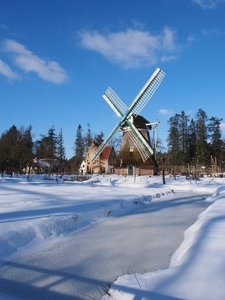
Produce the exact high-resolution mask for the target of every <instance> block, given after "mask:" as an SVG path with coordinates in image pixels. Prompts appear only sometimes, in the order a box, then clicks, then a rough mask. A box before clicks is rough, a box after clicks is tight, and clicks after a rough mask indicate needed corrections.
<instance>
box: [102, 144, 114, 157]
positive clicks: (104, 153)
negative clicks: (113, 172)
mask: <svg viewBox="0 0 225 300" xmlns="http://www.w3.org/2000/svg"><path fill="white" fill-rule="evenodd" d="M112 148H113V146H106V147H105V149H104V150H103V151H102V153H101V155H100V158H101V159H109V156H110V154H111V151H112Z"/></svg>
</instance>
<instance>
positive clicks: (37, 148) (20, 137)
mask: <svg viewBox="0 0 225 300" xmlns="http://www.w3.org/2000/svg"><path fill="white" fill-rule="evenodd" d="M221 121H222V118H218V117H210V118H209V117H208V116H207V114H206V112H205V111H203V110H202V109H199V110H198V112H197V113H196V115H195V118H190V117H189V116H188V115H186V114H185V112H184V111H181V113H176V114H175V115H174V116H172V117H171V118H170V119H169V120H168V126H169V129H168V137H167V140H166V142H167V150H162V145H161V143H159V145H158V154H157V157H158V160H159V159H160V157H162V156H163V157H164V158H166V164H167V165H168V166H171V165H174V166H183V165H187V164H189V165H201V166H207V165H210V164H211V163H212V160H214V162H215V161H216V162H217V164H218V165H220V166H222V165H223V163H224V161H225V157H224V156H225V141H224V140H222V132H221V128H220V125H221ZM87 125H88V130H87V132H85V133H83V128H82V126H81V125H79V126H78V127H77V131H76V132H75V137H74V141H73V150H74V156H73V157H72V158H70V159H67V158H66V151H65V146H64V139H63V132H62V128H61V129H60V131H59V132H58V133H56V130H55V128H54V126H52V127H51V128H49V130H48V131H47V134H41V135H40V139H37V140H34V135H33V133H32V126H29V127H27V128H24V127H23V126H21V127H20V128H17V127H16V126H15V125H13V126H12V127H11V128H10V129H8V130H6V131H5V132H3V133H2V134H1V136H0V163H1V164H2V163H3V162H5V161H7V160H9V159H10V160H14V161H16V162H18V164H19V166H20V168H21V169H22V168H23V167H25V166H26V165H28V164H29V162H30V161H33V159H34V158H48V159H57V160H58V161H59V162H60V163H69V164H70V165H71V167H72V169H73V170H75V169H77V166H78V165H79V164H81V163H82V161H83V159H84V158H85V155H86V152H87V150H88V147H89V146H90V144H91V142H92V140H95V141H96V142H97V143H98V144H100V143H101V142H102V141H103V139H104V133H103V132H100V133H99V134H93V133H92V132H91V128H90V125H89V124H87ZM110 144H111V145H113V146H114V148H115V151H116V153H118V152H119V148H120V144H121V140H120V139H119V138H114V139H113V140H112V141H111V142H110ZM159 149H160V151H159Z"/></svg>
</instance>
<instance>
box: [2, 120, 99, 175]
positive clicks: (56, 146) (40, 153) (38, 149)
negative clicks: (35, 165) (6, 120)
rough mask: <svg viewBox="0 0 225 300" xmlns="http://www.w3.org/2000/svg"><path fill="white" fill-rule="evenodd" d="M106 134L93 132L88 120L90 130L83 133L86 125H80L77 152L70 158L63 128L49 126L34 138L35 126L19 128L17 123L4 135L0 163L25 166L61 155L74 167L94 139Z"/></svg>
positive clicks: (63, 162) (63, 160)
mask: <svg viewBox="0 0 225 300" xmlns="http://www.w3.org/2000/svg"><path fill="white" fill-rule="evenodd" d="M103 137H104V134H103V132H101V133H100V134H93V133H92V132H91V129H90V125H89V124H88V131H87V133H85V134H83V129H82V126H81V125H79V126H78V128H77V132H76V134H75V138H74V141H73V147H72V148H73V150H74V156H73V157H72V158H70V159H67V158H66V150H65V146H64V138H63V131H62V128H61V129H60V131H59V132H58V133H56V129H55V128H54V126H52V127H51V128H49V130H48V131H47V134H41V135H40V139H37V140H34V135H33V133H32V126H29V127H27V128H24V126H21V127H20V128H17V127H16V126H15V125H13V126H12V127H11V128H9V129H8V130H6V131H5V132H3V133H2V134H1V136H0V164H1V169H2V171H4V170H3V169H6V167H7V165H8V164H9V161H10V164H11V165H14V166H15V168H18V169H20V170H22V169H23V168H24V167H26V166H27V165H29V164H30V162H33V159H34V158H48V159H57V160H58V161H59V162H60V163H61V164H65V163H67V164H70V165H71V168H72V169H74V170H75V169H76V168H77V165H78V164H80V163H81V162H82V160H83V159H84V157H85V154H86V152H87V149H88V147H89V146H90V143H91V141H92V140H93V139H94V140H96V141H97V142H98V143H101V142H102V141H103Z"/></svg>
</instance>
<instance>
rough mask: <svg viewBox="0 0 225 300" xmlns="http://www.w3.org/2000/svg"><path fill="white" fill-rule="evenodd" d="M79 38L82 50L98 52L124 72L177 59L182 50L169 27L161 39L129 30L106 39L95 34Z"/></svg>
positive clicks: (110, 35)
mask: <svg viewBox="0 0 225 300" xmlns="http://www.w3.org/2000/svg"><path fill="white" fill-rule="evenodd" d="M79 37H80V44H81V46H82V47H84V48H86V49H89V50H93V51H96V52H98V53H100V54H101V55H102V56H103V57H105V58H106V59H107V60H109V61H111V62H114V63H116V64H120V65H122V66H123V67H124V68H137V67H141V66H146V65H154V64H156V63H159V62H161V61H169V60H171V59H176V58H177V55H178V52H179V50H180V46H178V45H177V44H176V43H175V31H174V30H172V29H171V28H168V27H165V28H164V30H163V32H162V33H161V34H159V35H153V34H151V33H150V32H147V31H143V30H140V29H136V30H135V29H127V30H126V31H122V32H117V33H108V34H106V35H103V34H101V33H99V32H98V31H94V30H92V31H81V32H79Z"/></svg>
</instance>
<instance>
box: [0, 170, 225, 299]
mask: <svg viewBox="0 0 225 300" xmlns="http://www.w3.org/2000/svg"><path fill="white" fill-rule="evenodd" d="M63 178H64V179H65V178H66V177H65V176H64V177H63ZM28 179H29V180H28ZM67 179H70V177H68V178H67ZM174 191H183V192H185V193H186V195H187V196H188V192H189V191H196V192H198V191H199V192H200V191H201V192H202V191H204V192H206V193H209V194H211V195H212V196H211V197H209V198H207V199H206V200H205V201H208V202H210V203H211V205H210V206H209V207H208V208H207V209H206V210H205V211H204V212H203V213H202V214H200V216H199V218H198V220H197V222H196V223H194V224H193V225H192V226H191V227H190V228H188V229H187V230H186V231H185V232H184V240H183V242H182V244H181V245H180V246H179V248H178V249H177V251H176V252H175V253H174V254H173V256H172V258H171V263H170V267H169V269H166V270H162V271H160V270H159V271H157V272H150V273H145V274H129V275H124V276H122V277H119V278H118V279H117V280H116V281H115V282H114V283H113V285H112V286H111V289H110V290H109V293H108V294H109V295H105V296H103V298H102V299H104V300H109V299H114V300H120V299H123V300H130V299H142V300H144V299H156V300H158V299H199V300H201V299H202V300H203V299H204V300H207V299H217V300H220V299H225V284H224V278H225V179H224V178H209V177H204V178H201V179H200V180H199V181H195V180H186V178H185V177H181V176H177V178H176V180H174V179H173V178H172V177H169V176H168V177H166V184H165V185H163V183H162V178H161V177H159V176H153V177H150V176H137V177H136V176H126V177H125V176H117V175H105V176H104V175H99V176H98V175H94V176H93V177H92V178H91V179H90V180H87V181H83V182H76V181H69V180H68V181H67V180H66V181H63V179H62V178H59V177H54V176H51V177H45V176H43V175H35V176H33V177H32V179H31V180H30V178H27V176H25V175H23V176H22V175H21V176H13V177H12V178H11V177H7V176H5V175H4V177H1V178H0V261H1V262H4V261H5V260H7V259H9V258H11V257H13V256H16V255H18V254H21V253H26V251H29V250H30V249H34V248H35V249H37V248H41V247H43V246H45V245H46V244H47V243H48V244H50V243H54V241H56V240H58V239H63V238H64V237H65V236H68V235H69V234H71V233H73V232H75V231H77V230H80V229H82V228H84V227H85V226H91V225H92V224H93V223H96V222H101V221H104V220H105V219H108V218H114V217H117V216H119V215H124V214H126V213H128V212H130V211H131V210H134V209H135V207H138V206H140V205H148V204H149V203H151V201H157V200H158V199H159V198H161V197H164V198H165V200H166V198H167V195H170V199H171V194H173V192H174ZM0 299H2V300H13V299H16V298H13V297H8V296H7V295H3V294H0Z"/></svg>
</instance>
